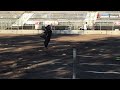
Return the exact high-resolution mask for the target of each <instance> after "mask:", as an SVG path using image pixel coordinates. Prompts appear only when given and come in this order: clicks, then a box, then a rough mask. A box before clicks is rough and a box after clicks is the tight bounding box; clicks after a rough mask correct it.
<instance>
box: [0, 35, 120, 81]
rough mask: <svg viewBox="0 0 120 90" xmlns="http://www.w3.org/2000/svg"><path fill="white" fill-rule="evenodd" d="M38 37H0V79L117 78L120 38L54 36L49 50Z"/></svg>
mask: <svg viewBox="0 0 120 90" xmlns="http://www.w3.org/2000/svg"><path fill="white" fill-rule="evenodd" d="M43 42H44V40H43V39H42V38H40V37H39V35H0V79H72V75H73V56H72V55H73V48H76V51H77V58H76V62H75V63H76V67H75V68H76V70H75V71H76V78H78V79H120V46H119V45H120V36H116V35H115V36H114V35H53V36H52V38H51V41H50V44H49V49H48V50H45V49H44V46H43Z"/></svg>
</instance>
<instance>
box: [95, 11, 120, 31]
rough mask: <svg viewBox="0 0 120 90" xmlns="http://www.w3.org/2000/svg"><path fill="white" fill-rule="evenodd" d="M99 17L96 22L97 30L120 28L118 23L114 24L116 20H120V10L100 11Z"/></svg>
mask: <svg viewBox="0 0 120 90" xmlns="http://www.w3.org/2000/svg"><path fill="white" fill-rule="evenodd" d="M98 12H99V16H100V17H99V18H98V19H97V20H96V23H95V30H100V29H101V30H115V29H120V27H119V26H118V25H114V23H115V22H119V20H120V11H98Z"/></svg>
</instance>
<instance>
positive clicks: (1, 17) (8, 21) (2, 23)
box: [0, 11, 24, 29]
mask: <svg viewBox="0 0 120 90" xmlns="http://www.w3.org/2000/svg"><path fill="white" fill-rule="evenodd" d="M23 13H24V11H0V29H7V28H9V27H10V26H11V25H12V24H13V23H14V22H15V21H16V20H17V19H18V18H19V17H20V16H21V15H22V14H23Z"/></svg>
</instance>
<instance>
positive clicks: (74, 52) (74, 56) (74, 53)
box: [73, 48, 76, 79]
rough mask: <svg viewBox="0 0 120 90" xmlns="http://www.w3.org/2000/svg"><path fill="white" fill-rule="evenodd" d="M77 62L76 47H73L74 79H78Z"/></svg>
mask: <svg viewBox="0 0 120 90" xmlns="http://www.w3.org/2000/svg"><path fill="white" fill-rule="evenodd" d="M75 62H76V49H75V48H73V79H76V68H75V66H76V65H75Z"/></svg>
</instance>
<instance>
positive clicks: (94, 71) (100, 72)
mask: <svg viewBox="0 0 120 90" xmlns="http://www.w3.org/2000/svg"><path fill="white" fill-rule="evenodd" d="M85 72H91V73H105V74H110V73H111V74H120V72H114V71H113V72H112V71H110V72H98V71H85Z"/></svg>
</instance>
